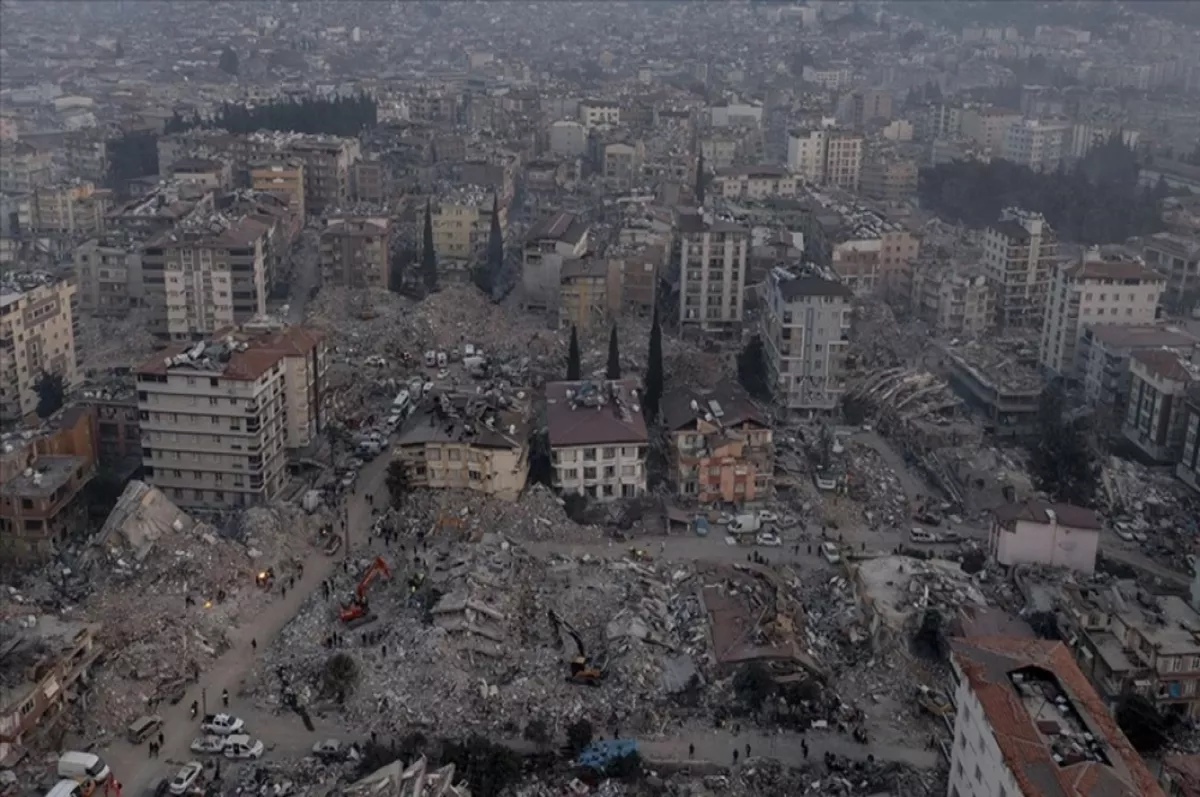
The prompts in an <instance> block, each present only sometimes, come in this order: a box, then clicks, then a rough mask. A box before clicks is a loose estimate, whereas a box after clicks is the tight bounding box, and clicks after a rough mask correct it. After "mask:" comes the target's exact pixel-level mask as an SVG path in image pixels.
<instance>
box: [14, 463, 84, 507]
mask: <svg viewBox="0 0 1200 797" xmlns="http://www.w3.org/2000/svg"><path fill="white" fill-rule="evenodd" d="M85 465H87V460H86V459H84V458H83V457H76V456H57V455H51V456H42V457H38V458H37V459H36V460H35V461H34V463H33V465H31V466H30V467H29V468H26V469H25V471H24V472H22V473H21V475H20V476H17V477H15V478H12V479H9V480H8V481H6V482H5V483H4V484H3V485H0V495H6V496H12V497H30V498H44V497H46V496H49V495H52V494H53V493H54V492H55V491H56V490H58V489H59V488H61V487H63V486H64V485H66V484H68V483H69V482H70V481H71V474H72V473H74V472H75V471H76V470H82V469H83V468H84V466H85Z"/></svg>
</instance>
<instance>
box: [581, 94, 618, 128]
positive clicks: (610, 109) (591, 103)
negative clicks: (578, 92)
mask: <svg viewBox="0 0 1200 797" xmlns="http://www.w3.org/2000/svg"><path fill="white" fill-rule="evenodd" d="M579 122H580V124H582V125H583V126H584V127H586V128H593V127H599V126H601V125H619V124H621V106H620V105H619V104H618V103H616V102H610V101H608V100H584V101H582V102H581V103H579Z"/></svg>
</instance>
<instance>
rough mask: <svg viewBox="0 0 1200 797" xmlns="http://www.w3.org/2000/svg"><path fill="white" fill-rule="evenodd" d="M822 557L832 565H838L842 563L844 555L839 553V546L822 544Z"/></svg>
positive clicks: (830, 543)
mask: <svg viewBox="0 0 1200 797" xmlns="http://www.w3.org/2000/svg"><path fill="white" fill-rule="evenodd" d="M821 556H822V557H824V559H825V561H826V562H829V564H831V565H836V564H837V563H838V562H840V561H842V555H841V554H840V553H838V549H837V546H836V545H834V544H833V543H832V542H823V543H821Z"/></svg>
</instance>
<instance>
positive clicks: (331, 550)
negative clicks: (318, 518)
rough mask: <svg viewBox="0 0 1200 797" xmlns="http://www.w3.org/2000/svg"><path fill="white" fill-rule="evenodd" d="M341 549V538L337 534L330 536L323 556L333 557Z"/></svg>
mask: <svg viewBox="0 0 1200 797" xmlns="http://www.w3.org/2000/svg"><path fill="white" fill-rule="evenodd" d="M341 548H342V538H341V536H340V535H338V534H334V535H331V536H330V538H329V541H328V542H326V543H325V555H326V556H333V555H334V554H336V553H337V552H338V551H339V550H341Z"/></svg>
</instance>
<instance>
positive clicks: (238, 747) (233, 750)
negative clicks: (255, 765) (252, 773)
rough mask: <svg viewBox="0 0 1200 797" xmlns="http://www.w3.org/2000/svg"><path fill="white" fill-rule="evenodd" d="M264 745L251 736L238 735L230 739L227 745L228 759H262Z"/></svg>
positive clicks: (226, 754) (226, 753)
mask: <svg viewBox="0 0 1200 797" xmlns="http://www.w3.org/2000/svg"><path fill="white" fill-rule="evenodd" d="M263 749H264V748H263V743H262V740H261V739H251V738H250V737H249V736H247V735H245V734H244V733H243V734H237V735H235V736H230V737H229V742H228V743H227V744H226V745H225V757H226V758H262V754H263Z"/></svg>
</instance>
